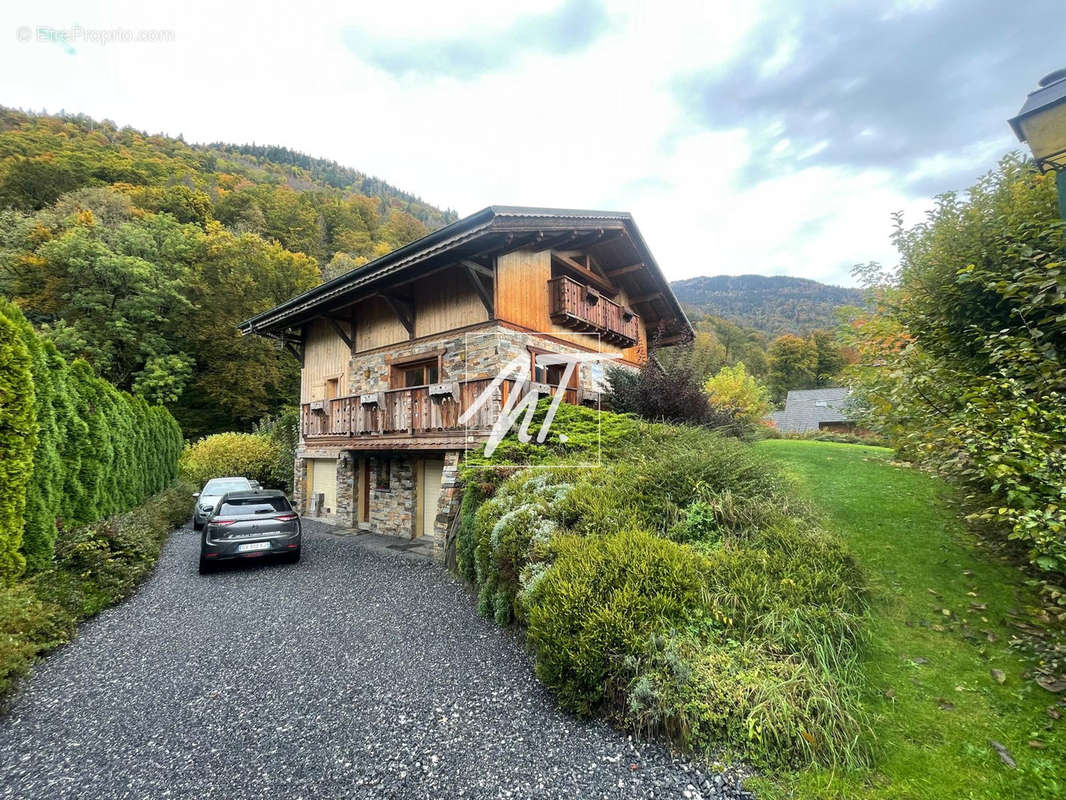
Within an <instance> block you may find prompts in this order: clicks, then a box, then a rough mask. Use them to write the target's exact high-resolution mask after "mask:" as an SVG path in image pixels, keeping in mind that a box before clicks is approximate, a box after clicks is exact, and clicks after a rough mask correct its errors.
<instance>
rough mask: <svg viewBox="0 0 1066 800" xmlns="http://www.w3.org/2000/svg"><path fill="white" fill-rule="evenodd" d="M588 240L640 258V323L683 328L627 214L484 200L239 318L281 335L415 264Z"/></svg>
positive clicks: (600, 253) (404, 277) (423, 267)
mask: <svg viewBox="0 0 1066 800" xmlns="http://www.w3.org/2000/svg"><path fill="white" fill-rule="evenodd" d="M568 234H572V235H571V237H570V240H569V241H568V242H567V244H570V245H580V246H587V248H588V249H589V250H591V251H592V252H593V253H594V254H595V255H596V256H597V259H598V260H600V261H601V262H607V263H611V262H619V263H620V262H625V263H627V264H628V263H638V262H639V263H643V264H644V265H645V267H646V269H645V270H640V271H637V272H631V273H628V274H627V275H626V276H625V277H624V279H620V280H624V281H628V282H629V283H630V284H631V285H630V286H628V287H627V291H630V290H632V291H630V293H631V294H634V295H648V294H651V293H656V292H657V293H659V294H660V296H659V297H657V298H654V299H652V300H648V301H645V303H644V304H642V305H641V306H640V307H637V308H636V309H635V310H636V312H637V313H638V314H640V315H641V316H642V317H644V319H645V322H646V323H650V324H654V323H658V322H662V323H663V324H664V328H666V329H667V330H666V331H665V333H666V334H667V335H673V334H678V333H690V332H691V326H690V325H689V322H688V319H687V318H686V317H685V313H684V311H682V310H681V304H680V303H679V302H678V301H677V298H676V297H674V293H673V291H672V290H671V289H670V284H669V283H668V282H667V280H666V278H665V277H664V276H663V274H662V271H661V270H660V269H659V266H658V264H657V263H656V262H655V258H654V257H653V256H652V254H651V251H650V250H649V249H648V246H647V244H646V243H645V241H644V238H643V236H641V234H640V231H639V230H638V228H637V225H636V223H635V222H634V220H633V217H632V215H631V214H628V213H625V212H615V211H592V210H582V209H567V208H532V207H525V206H489V207H488V208H484V209H482V210H481V211H478V212H476V213H474V214H471V215H470V216H468V217H464V218H463V219H461V220H458V221H457V222H453V223H452V224H450V225H447V226H445V227H443V228H441V229H439V230H436V231H433V232H432V233H430V234H427V235H426V236H423V237H422V238H421V239H417V240H416V241H413V242H411V243H410V244H406V245H404V246H403V247H400V248H397V249H396V250H393V251H392V252H390V253H386V254H385V255H383V256H381V257H380V258H377V259H375V260H374V261H371V262H370V263H369V264H364V265H363V266H361V267H358V268H357V269H354V270H352V271H351V272H347V273H345V274H344V275H340V276H338V277H336V278H333V279H331V280H328V281H326V282H325V283H322V284H319V285H318V286H316V287H315V288H313V289H311V290H309V291H306V292H304V293H303V294H300V295H297V296H296V297H294V298H292V299H291V300H286V301H285V302H284V303H281V304H280V305H278V306H276V307H275V308H272V309H270V310H269V311H264V312H263V313H261V314H258V315H256V316H254V317H252V318H251V319H249V320H245V321H244V322H242V323H240V325H238V327H239V328H240V330H241V332H242V333H245V334H249V333H261V334H265V335H275V336H279V335H283V334H284V332H285V331H286V330H287V329H292V328H296V327H298V326H300V325H302V324H303V323H305V322H307V321H309V320H311V319H314V318H315V317H318V316H321V315H322V314H323V313H325V312H327V311H329V310H332V309H335V308H341V307H343V306H345V305H349V304H350V303H352V302H355V301H356V300H358V299H360V298H361V297H365V296H368V295H370V294H373V292H374V291H375V289H377V288H381V287H382V286H384V285H393V284H397V283H406V282H408V281H411V280H414V279H415V278H417V277H418V275H419V274H421V273H422V272H425V271H428V270H430V269H433V268H436V267H439V266H444V265H446V264H448V263H454V262H456V261H458V260H460V259H463V258H474V257H480V256H492V255H499V254H502V253H506V252H510V251H512V250H519V249H522V248H524V247H538V246H542V249H543V248H547V247H551V246H552V242H553V240H556V239H559V237H564V238H565V237H567V236H568Z"/></svg>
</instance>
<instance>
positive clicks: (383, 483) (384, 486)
mask: <svg viewBox="0 0 1066 800" xmlns="http://www.w3.org/2000/svg"><path fill="white" fill-rule="evenodd" d="M391 466H392V463H391V461H390V460H389V459H387V458H379V459H378V462H377V464H376V465H375V469H374V479H375V480H374V488H375V489H378V490H379V491H388V490H389V484H390V477H391V476H390V475H389V473H390V472H391V470H390V467H391Z"/></svg>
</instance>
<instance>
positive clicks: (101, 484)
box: [0, 300, 182, 582]
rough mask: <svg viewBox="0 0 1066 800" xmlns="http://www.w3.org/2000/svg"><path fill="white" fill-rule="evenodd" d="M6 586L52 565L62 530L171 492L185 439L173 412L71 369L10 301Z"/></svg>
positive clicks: (1, 401)
mask: <svg viewBox="0 0 1066 800" xmlns="http://www.w3.org/2000/svg"><path fill="white" fill-rule="evenodd" d="M0 444H2V445H3V452H4V456H3V458H2V459H0V581H8V582H9V581H11V580H12V579H14V578H16V577H17V576H18V575H20V574H21V573H22V572H23V571H24V570H28V571H30V572H34V571H39V570H42V569H45V568H46V567H48V565H49V564H50V563H51V562H52V558H53V555H54V552H55V542H56V537H57V535H58V532H59V531H60V530H62V529H70V528H73V527H76V526H79V525H84V524H86V523H89V522H93V521H95V520H99V519H102V518H105V517H108V516H111V515H113V514H116V513H120V512H123V511H127V510H129V509H131V508H133V507H135V506H137V505H138V504H140V503H142V502H143V501H144V499H145V498H146V497H148V496H149V495H151V494H153V493H155V492H158V491H160V490H161V489H162V488H163V487H165V486H167V485H169V484H170V483H171V482H172V481H173V480H174V477H175V475H176V470H177V459H178V455H179V454H180V452H181V447H182V437H181V430H180V428H179V427H178V424H177V422H175V421H174V418H173V417H172V416H171V415H170V413H169V412H167V411H166V410H165V409H164V408H162V407H159V406H149V405H148V404H147V403H145V402H144V400H142V399H140V398H135V397H131V396H130V395H128V394H126V393H124V392H120V391H118V390H116V389H115V388H114V387H113V386H111V384H109V383H108V382H107V381H104V380H103V379H101V378H99V377H97V376H96V374H95V373H94V372H93V370H92V368H91V367H90V366H89V365H88V364H87V363H85V362H84V361H81V360H77V361H75V362H73V363H72V364H68V363H67V362H66V361H65V359H64V358H63V357H62V356H61V355H60V354H59V352H58V351H57V350H56V349H55V347H54V346H53V345H52V344H51V342H49V341H47V340H45V339H42V338H41V337H40V336H38V335H37V333H36V332H35V331H34V329H33V326H32V325H31V324H30V323H29V322H28V321H27V320H26V318H25V317H24V316H23V314H22V312H21V311H20V310H19V309H18V308H17V307H16V306H15V305H13V304H12V303H10V302H7V301H4V300H0Z"/></svg>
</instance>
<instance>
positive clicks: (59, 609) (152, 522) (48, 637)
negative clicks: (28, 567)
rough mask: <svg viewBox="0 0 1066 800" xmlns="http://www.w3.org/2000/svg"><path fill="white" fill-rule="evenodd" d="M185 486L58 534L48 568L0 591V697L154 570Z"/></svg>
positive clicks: (177, 517) (182, 513) (184, 503)
mask: <svg viewBox="0 0 1066 800" xmlns="http://www.w3.org/2000/svg"><path fill="white" fill-rule="evenodd" d="M190 491H192V489H191V487H190V486H188V485H180V484H179V485H175V486H172V487H170V488H169V489H166V490H164V491H162V492H159V493H158V494H156V495H154V496H153V497H151V498H149V500H148V501H147V502H146V503H145V504H144V505H143V506H141V507H139V508H137V509H135V510H133V511H129V512H126V513H125V514H121V515H118V516H116V517H112V518H110V519H108V520H105V521H102V522H96V523H92V524H90V525H84V526H79V527H77V528H73V529H62V530H60V532H59V536H58V538H57V540H56V556H55V559H54V561H53V562H52V563H51V565H50V566H49V567H48V568H47V569H45V570H42V571H39V572H37V573H36V574H34V575H33V576H31V577H29V578H27V579H25V580H24V581H22V582H19V583H16V584H13V585H10V586H7V587H0V693H3V692H5V691H7V690H8V689H9V688H10V687H11V686H12V685H13V683H14V681H15V680H16V679H17V678H18V677H19V676H21V675H23V674H25V673H26V671H27V670H28V669H29V668H30V666H31V665H32V663H33V661H34V659H35V658H36V657H37V656H38V655H39V654H40V653H42V652H44V651H46V650H49V649H51V648H53V647H55V646H57V645H59V644H62V643H63V642H66V641H69V640H70V639H71V638H72V637H73V635H74V631H75V628H76V625H77V623H78V622H79V621H81V620H83V619H85V618H87V617H89V616H91V615H93V614H95V613H97V612H98V611H100V610H102V609H103V608H106V607H107V606H110V605H112V604H114V603H117V602H118V601H120V600H122V599H123V598H124V597H126V596H127V595H128V594H129V593H130V592H131V591H132V590H133V589H134V588H135V587H136V586H137V584H139V583H140V582H141V580H143V579H144V577H145V576H146V575H147V574H148V573H149V571H150V570H151V568H152V566H153V565H154V564H155V561H156V559H157V558H158V556H159V553H160V550H161V548H162V544H163V541H164V540H165V539H166V536H167V534H168V533H169V532H170V531H172V530H173V529H174V528H175V527H176V526H178V525H179V524H181V523H182V522H184V520H185V519H186V517H187V515H188V510H189V500H188V498H189V492H190Z"/></svg>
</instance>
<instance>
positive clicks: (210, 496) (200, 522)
mask: <svg viewBox="0 0 1066 800" xmlns="http://www.w3.org/2000/svg"><path fill="white" fill-rule="evenodd" d="M258 488H259V484H258V483H257V484H256V485H255V486H252V483H251V481H249V480H248V479H247V478H212V479H211V480H209V481H208V482H207V483H205V484H204V488H203V489H201V490H200V491H198V492H196V493H195V494H194V495H193V497H195V498H196V502H195V503H194V504H193V507H192V528H193V530H194V531H198V530H200V529H201V528H203V527H204V523H205V522H207V518H208V517H210V516H211V512H212V511H214V510H215V506H217V505H218V501H219V500H221V499H222V495H224V494H225V493H226V492H241V491H248V490H250V489H258Z"/></svg>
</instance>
